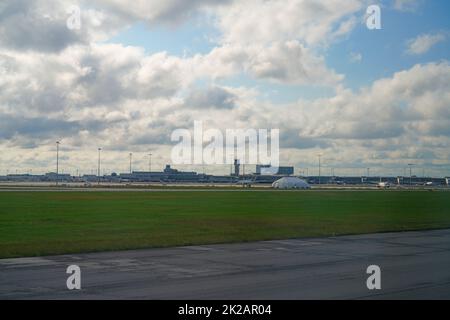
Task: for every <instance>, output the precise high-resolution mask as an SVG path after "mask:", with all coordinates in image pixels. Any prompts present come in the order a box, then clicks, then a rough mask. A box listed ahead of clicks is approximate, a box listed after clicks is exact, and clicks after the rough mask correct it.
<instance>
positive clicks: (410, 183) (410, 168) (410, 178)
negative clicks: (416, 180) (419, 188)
mask: <svg viewBox="0 0 450 320" xmlns="http://www.w3.org/2000/svg"><path fill="white" fill-rule="evenodd" d="M413 165H414V164H412V163H409V164H408V167H409V186H410V187H412V167H413Z"/></svg>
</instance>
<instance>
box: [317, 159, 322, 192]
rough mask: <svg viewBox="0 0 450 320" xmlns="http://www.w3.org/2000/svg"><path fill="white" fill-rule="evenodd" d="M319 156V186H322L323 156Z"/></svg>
mask: <svg viewBox="0 0 450 320" xmlns="http://www.w3.org/2000/svg"><path fill="white" fill-rule="evenodd" d="M317 156H318V157H319V185H320V184H321V182H320V180H321V177H322V175H321V164H322V162H321V160H322V154H321V153H319V154H318V155H317Z"/></svg>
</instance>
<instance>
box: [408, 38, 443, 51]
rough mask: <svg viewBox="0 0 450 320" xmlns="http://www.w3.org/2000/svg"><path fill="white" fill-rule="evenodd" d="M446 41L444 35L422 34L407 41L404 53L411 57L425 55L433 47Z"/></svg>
mask: <svg viewBox="0 0 450 320" xmlns="http://www.w3.org/2000/svg"><path fill="white" fill-rule="evenodd" d="M446 39H447V36H446V34H444V33H437V34H422V35H419V36H417V37H416V38H414V39H411V40H408V41H407V46H408V48H407V50H406V52H407V53H408V54H411V55H420V54H424V53H427V52H428V51H429V50H430V49H431V48H432V47H433V46H435V45H436V44H438V43H440V42H443V41H445V40H446Z"/></svg>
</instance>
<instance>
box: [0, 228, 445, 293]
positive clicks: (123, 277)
mask: <svg viewBox="0 0 450 320" xmlns="http://www.w3.org/2000/svg"><path fill="white" fill-rule="evenodd" d="M73 264H75V265H78V266H79V267H80V268H81V286H82V288H81V290H73V291H70V290H68V289H67V287H66V280H67V277H68V276H69V275H68V274H66V269H67V267H68V266H69V265H73ZM369 265H378V266H379V267H380V268H381V286H382V287H381V290H372V291H371V290H368V288H367V286H366V280H367V278H368V277H369V275H368V274H366V269H367V267H368V266H369ZM0 299H220V300H225V299H227V300H228V299H237V300H240V299H263V300H265V299H289V300H294V299H295V300H296V299H450V230H435V231H420V232H404V233H384V234H370V235H358V236H342V237H332V238H320V239H292V240H279V241H263V242H252V243H242V244H223V245H222V244H221V245H205V246H190V247H179V248H168V249H148V250H132V251H120V252H103V253H88V254H73V255H63V256H52V257H35V258H19V259H2V260H0Z"/></svg>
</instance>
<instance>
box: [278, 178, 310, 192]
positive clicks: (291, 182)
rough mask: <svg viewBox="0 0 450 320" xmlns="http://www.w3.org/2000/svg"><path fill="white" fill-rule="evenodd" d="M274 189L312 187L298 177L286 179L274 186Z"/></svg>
mask: <svg viewBox="0 0 450 320" xmlns="http://www.w3.org/2000/svg"><path fill="white" fill-rule="evenodd" d="M272 188H274V189H303V190H305V189H311V186H310V185H309V184H308V183H307V182H306V181H305V180H302V179H299V178H296V177H284V178H281V179H280V180H277V181H275V182H274V183H273V184H272Z"/></svg>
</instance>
